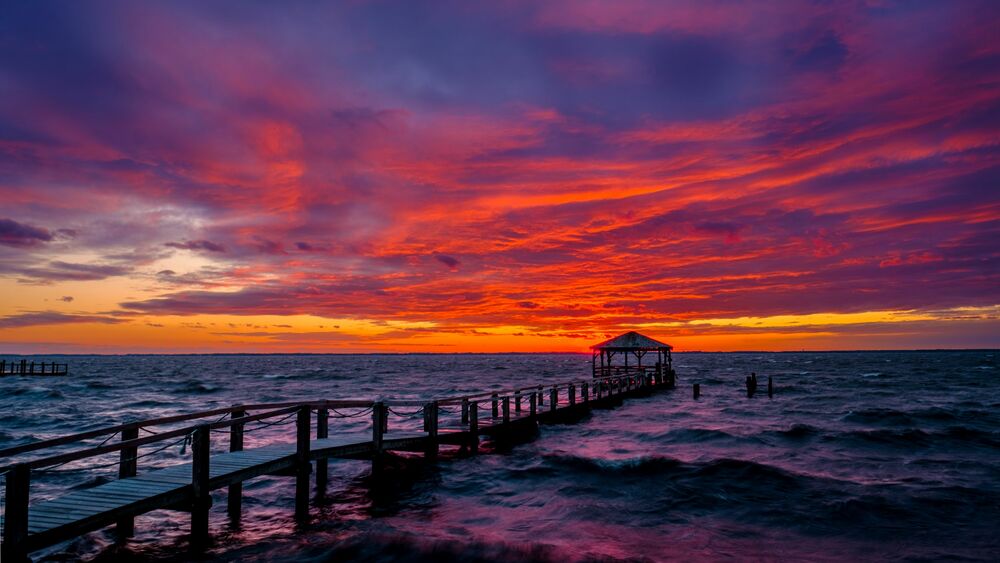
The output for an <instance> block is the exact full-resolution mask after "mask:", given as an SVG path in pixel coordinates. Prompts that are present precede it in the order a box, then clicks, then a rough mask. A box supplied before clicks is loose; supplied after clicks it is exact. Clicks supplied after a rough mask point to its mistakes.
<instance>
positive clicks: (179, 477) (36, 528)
mask: <svg viewBox="0 0 1000 563" xmlns="http://www.w3.org/2000/svg"><path fill="white" fill-rule="evenodd" d="M672 387H673V385H672V377H671V378H670V381H661V380H659V378H654V377H652V376H645V375H642V374H639V375H626V376H616V377H604V378H596V379H591V380H586V381H574V382H567V383H560V384H555V385H553V384H545V385H536V386H531V387H523V388H519V389H510V390H504V391H489V392H486V393H481V394H477V395H468V396H463V397H451V398H446V399H439V400H432V401H426V402H421V401H307V402H296V403H281V404H264V405H237V406H233V407H230V408H226V409H215V410H211V411H204V412H199V413H192V414H188V415H178V416H173V417H166V418H161V419H156V420H148V421H138V422H132V423H128V424H122V425H118V426H114V427H110V428H105V429H101V430H94V431H88V432H83V433H80V434H75V435H72V436H65V437H62V438H55V439H51V440H44V441H39V442H34V443H31V444H25V445H21V446H15V447H11V448H7V449H4V450H0V463H4V464H5V465H4V466H3V467H0V472H2V473H5V474H6V475H5V477H6V491H5V501H6V502H5V504H6V507H5V509H6V510H5V514H4V515H3V520H2V524H3V530H4V531H3V544H2V549H3V560H4V561H22V560H25V559H26V558H27V556H28V554H30V553H31V552H32V551H35V550H38V549H41V548H43V547H46V546H50V545H54V544H56V543H58V542H60V541H65V540H67V539H71V538H74V537H77V536H80V535H82V534H85V533H88V532H91V531H94V530H98V529H101V528H104V527H107V526H109V525H116V526H117V531H118V532H119V536H120V537H121V538H126V537H128V536H130V535H132V533H133V525H134V524H133V521H134V518H135V516H138V515H141V514H144V513H146V512H149V511H152V510H158V509H173V510H183V511H185V512H190V513H191V540H192V544H193V545H197V544H199V543H201V541H203V540H204V538H205V537H207V534H208V509H209V507H210V506H211V491H213V490H217V489H222V488H226V487H228V497H227V503H228V510H229V513H230V516H231V517H236V518H238V517H239V513H240V510H241V506H242V504H241V497H242V483H243V482H244V481H247V480H249V479H253V478H255V477H259V476H262V475H286V476H290V477H294V478H295V479H296V499H295V512H296V516H297V517H299V518H308V513H309V495H310V475H313V474H314V475H315V485H316V488H317V489H318V490H323V489H325V486H326V482H327V480H328V467H327V462H326V460H328V459H331V458H348V459H371V460H373V463H378V461H379V460H380V459H381V458H382V456H383V455H384V454H385V453H387V452H392V451H411V452H423V453H425V454H426V455H428V456H433V455H436V454H437V452H438V448H439V446H440V445H442V444H450V445H457V446H460V447H461V448H463V449H464V450H465V451H467V452H470V453H475V452H476V451H478V448H479V443H480V439H481V437H487V438H490V437H492V438H498V437H503V436H507V435H515V434H518V433H520V432H525V431H531V432H533V431H534V430H535V428H536V427H537V424H539V423H544V422H555V421H571V420H573V419H575V418H577V417H578V416H579V415H580V414H583V413H585V412H586V411H588V410H589V409H591V408H593V407H600V406H613V405H615V404H618V403H619V402H620V401H621V400H622V399H624V398H626V397H631V396H637V395H645V394H648V393H652V392H654V391H659V390H661V389H669V388H672ZM413 407H419V408H418V410H416V411H411V412H402V413H400V412H398V411H396V410H395V409H406V408H413ZM483 407H485V408H483ZM352 409H353V410H354V411H357V412H353V413H352V414H344V413H343V412H342V411H347V410H352ZM368 411H370V412H371V425H370V430H368V431H359V430H357V429H355V430H353V431H350V432H346V431H345V432H338V433H335V434H334V435H333V436H331V429H330V419H331V418H334V419H337V418H354V419H356V418H357V417H359V416H367V414H368ZM251 412H253V413H254V414H250V413H251ZM331 412H333V413H335V414H334V415H333V416H332V417H331ZM442 414H445V415H446V416H442ZM392 415H395V417H396V420H397V421H398V420H399V419H403V420H404V421H405V419H406V418H412V417H415V416H421V415H422V417H423V421H422V428H419V429H414V428H413V426H414V424H406V423H403V424H401V425H400V426H401V428H399V429H395V428H394V429H393V431H391V432H390V431H389V420H390V418H392ZM209 417H212V418H216V417H220V418H218V420H215V421H213V422H209V423H203V424H198V425H195V426H184V427H181V428H173V429H165V430H161V431H159V432H153V431H151V430H149V429H150V428H151V427H162V426H164V425H167V426H169V425H177V424H179V423H188V422H190V421H194V420H199V419H204V418H209ZM272 419H277V420H272ZM293 419H294V420H293ZM442 419H444V420H442ZM269 420H270V422H267V421H269ZM285 421H288V423H289V424H292V423H294V425H295V436H294V439H293V440H291V441H277V442H274V443H269V444H267V445H264V446H260V447H255V448H252V449H244V448H243V445H244V434H245V433H247V432H252V431H253V430H254V429H255V428H254V427H250V428H248V426H251V425H254V424H256V425H258V427H268V426H273V425H276V424H284V423H285ZM355 426H356V425H355ZM139 430H145V431H146V432H147V433H150V434H152V435H149V436H144V437H141V438H140V437H139ZM220 432H221V433H223V434H226V435H228V449H229V451H228V452H221V451H217V452H214V453H213V452H212V450H211V439H212V436H213V434H218V433H220ZM117 435H120V441H118V442H115V443H109V442H110V440H111V438H113V437H115V436H117ZM102 437H103V438H104V441H103V442H101V443H100V444H99V445H97V446H96V447H89V448H85V449H80V450H75V451H68V452H66V451H64V450H65V447H66V446H68V445H71V444H75V443H79V442H82V441H86V440H94V439H99V438H102ZM164 442H166V443H165V444H164ZM189 443H190V445H191V461H190V462H187V463H179V464H176V465H171V466H168V467H163V468H159V469H150V470H148V471H145V472H143V473H141V474H139V472H138V461H139V460H140V459H141V458H143V457H145V455H150V454H155V453H156V452H158V451H161V450H162V449H165V448H167V447H171V446H174V445H178V444H182V446H181V447H183V448H185V449H186V447H187V445H188V444H189ZM150 446H154V447H156V448H157V449H156V450H155V451H153V452H150V453H147V454H144V455H139V449H140V447H150ZM115 452H119V455H120V461H119V462H118V463H117V465H118V469H119V472H118V473H119V479H117V480H115V481H112V482H109V483H105V484H102V485H98V486H96V487H92V488H89V489H85V490H77V491H72V492H68V493H66V494H65V495H62V496H58V497H56V498H54V499H51V500H43V501H40V502H35V503H32V502H31V501H30V485H31V475H32V472H33V471H45V470H46V469H47V468H53V467H58V466H60V465H63V464H66V463H70V462H77V466H79V461H80V460H86V459H92V458H94V457H96V456H99V455H107V454H109V453H115ZM26 458H27V459H26ZM314 466H315V470H314Z"/></svg>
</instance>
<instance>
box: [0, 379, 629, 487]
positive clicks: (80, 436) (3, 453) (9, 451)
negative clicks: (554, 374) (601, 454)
mask: <svg viewBox="0 0 1000 563" xmlns="http://www.w3.org/2000/svg"><path fill="white" fill-rule="evenodd" d="M626 377H631V376H629V375H612V376H602V377H595V378H582V379H573V380H569V381H561V382H555V383H545V384H535V385H530V386H525V387H514V388H507V389H498V390H490V391H485V392H481V393H474V394H470V395H461V396H451V397H446V398H440V399H434V398H432V399H386V400H383V401H382V402H383V403H385V404H386V405H388V406H390V407H391V406H396V407H423V406H424V405H425V404H427V402H428V400H430V401H433V402H436V403H437V404H439V405H458V404H461V403H462V402H463V401H468V400H478V401H483V400H486V399H493V398H494V397H495V398H497V399H503V398H504V397H514V396H516V395H517V394H519V393H522V392H525V391H530V392H537V391H538V389H539V387H540V386H543V387H544V388H546V389H556V390H557V392H558V390H561V389H563V388H569V386H571V385H573V386H576V385H583V384H604V383H610V382H614V381H618V380H621V379H624V378H626ZM373 404H375V401H371V400H318V401H317V400H303V401H286V402H280V403H258V404H240V405H231V406H228V407H220V408H217V409H210V410H206V411H199V412H194V413H187V414H179V415H172V416H165V417H160V418H155V419H149V420H138V421H130V422H126V423H122V424H118V425H115V426H109V427H105V428H98V429H94V430H88V431H85V432H79V433H76V434H70V435H68V436H61V437H58V438H50V439H46V440H39V441H36V442H31V443H27V444H21V445H17V446H12V447H9V448H4V449H0V459H2V458H11V457H14V456H17V455H20V454H24V453H29V452H33V451H38V450H42V449H47V448H53V447H58V446H64V445H67V444H72V443H75V442H80V441H83V440H88V439H91V438H97V437H101V436H108V435H112V436H113V435H115V434H117V433H118V432H122V431H126V430H134V429H146V428H147V427H150V426H162V425H165V424H173V423H177V422H187V421H190V420H197V419H200V418H207V417H211V416H218V415H223V416H224V415H226V414H229V415H232V414H233V413H234V412H240V413H246V412H247V411H259V410H265V411H266V412H263V413H258V414H255V415H250V416H241V417H238V418H232V417H230V418H228V419H225V420H219V421H215V422H212V423H210V424H209V426H210V428H212V429H217V428H225V427H229V426H232V425H234V424H244V423H247V422H253V421H256V420H262V419H265V418H271V417H274V416H281V415H283V414H289V413H291V412H294V411H295V410H297V409H299V408H302V407H307V406H308V407H309V408H310V409H320V408H333V409H337V408H370V407H371V406H372V405H373ZM267 409H277V410H267ZM199 426H203V425H193V426H186V427H183V428H177V429H172V430H167V431H163V432H159V433H156V434H154V435H152V436H146V437H143V438H134V439H130V440H121V441H119V442H116V443H114V444H101V445H99V446H95V447H91V448H87V449H83V450H77V451H73V452H67V453H63V454H57V455H54V456H49V457H43V458H36V459H32V460H28V461H24V462H20V463H9V464H6V465H3V466H0V473H3V472H5V471H7V470H9V469H10V468H11V467H13V466H15V465H20V464H24V465H27V466H28V467H31V468H42V467H48V466H51V465H57V464H63V463H68V462H70V461H76V460H79V459H84V458H87V457H94V456H97V455H103V454H106V453H111V452H115V451H121V450H123V449H126V448H134V447H138V446H141V445H145V444H151V443H155V442H158V441H162V440H167V439H170V438H176V437H180V436H185V435H187V434H190V433H191V432H193V431H194V430H195V429H196V428H198V427H199Z"/></svg>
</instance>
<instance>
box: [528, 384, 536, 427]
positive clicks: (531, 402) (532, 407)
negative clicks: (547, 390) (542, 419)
mask: <svg viewBox="0 0 1000 563" xmlns="http://www.w3.org/2000/svg"><path fill="white" fill-rule="evenodd" d="M528 409H529V410H528V414H530V415H531V418H532V420H534V418H535V416H537V415H538V393H536V392H534V391H532V392H531V394H530V396H529V397H528Z"/></svg>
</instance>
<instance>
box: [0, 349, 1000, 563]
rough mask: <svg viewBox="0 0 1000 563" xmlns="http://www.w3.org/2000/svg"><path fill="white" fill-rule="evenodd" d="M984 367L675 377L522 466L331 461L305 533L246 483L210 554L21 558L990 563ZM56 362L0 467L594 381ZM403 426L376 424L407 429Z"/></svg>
mask: <svg viewBox="0 0 1000 563" xmlns="http://www.w3.org/2000/svg"><path fill="white" fill-rule="evenodd" d="M998 355H1000V352H997V351H954V352H950V351H941V352H838V353H731V354H712V353H678V354H675V356H674V357H675V361H674V363H675V368H676V370H677V372H678V377H679V379H678V387H677V389H676V390H674V391H670V392H663V393H658V394H654V395H652V396H650V397H647V398H637V399H630V400H627V401H625V403H624V404H623V405H622V406H621V407H618V408H615V409H611V410H595V411H593V412H592V413H591V414H589V415H587V416H586V417H584V418H583V419H581V420H580V421H578V422H577V423H575V424H561V425H559V424H557V425H545V426H542V427H541V429H540V430H539V432H538V435H537V436H535V437H534V439H532V440H528V441H525V442H523V443H519V444H516V445H513V446H505V447H503V448H496V447H492V446H491V445H489V444H484V448H483V450H482V451H481V453H480V455H477V456H471V457H470V456H464V455H460V454H458V453H457V452H453V451H450V450H449V451H444V452H443V455H442V456H440V457H439V459H438V460H437V462H435V463H429V462H427V461H426V460H424V459H423V457H422V456H419V455H399V456H394V457H393V459H391V460H390V462H389V464H388V469H387V472H386V474H385V476H384V477H383V478H381V479H378V480H375V479H373V478H371V475H370V469H371V467H370V462H365V461H349V460H344V461H336V460H331V462H330V473H331V476H332V477H331V480H332V482H331V485H330V487H329V490H328V493H327V495H326V497H325V498H324V499H322V500H319V501H317V504H316V506H314V508H313V512H312V519H311V521H310V522H309V523H307V524H296V523H295V521H294V520H293V514H292V507H293V497H294V490H293V489H294V480H293V479H288V478H283V477H261V478H258V479H256V480H253V481H250V482H248V483H247V484H246V485H245V488H244V514H243V519H242V521H241V523H240V524H239V525H238V526H237V525H234V524H232V523H230V522H229V520H228V518H227V516H226V514H225V504H226V503H225V493H224V491H217V492H216V494H215V495H214V496H215V505H214V507H213V508H212V517H211V522H212V533H213V542H212V545H211V546H210V547H209V548H208V550H207V551H206V552H205V553H204V554H200V555H197V554H192V553H191V552H189V551H188V548H187V537H186V534H187V526H188V524H187V515H185V514H183V513H179V512H171V511H156V512H152V513H149V514H147V515H144V516H141V517H139V518H137V520H136V532H137V533H136V536H135V538H133V539H132V540H130V541H128V542H127V543H124V544H116V542H115V539H114V534H113V531H112V530H111V529H108V530H105V531H100V532H95V533H92V534H89V535H87V536H85V537H82V538H79V539H76V540H73V541H70V542H67V543H64V544H61V545H58V546H55V547H53V548H49V549H46V550H44V551H40V552H36V553H35V557H36V558H40V559H42V560H47V561H69V560H78V559H82V560H98V561H103V560H131V561H188V560H192V559H198V560H207V561H253V560H268V561H328V560H344V559H356V560H385V561H469V560H472V561H508V560H535V561H560V562H567V561H588V560H653V561H656V560H674V559H683V560H723V559H739V560H747V559H751V560H808V561H849V560H872V561H875V560H885V561H939V560H958V561H961V560H997V559H998V558H1000V534H998V530H1000V379H998V373H997V364H998V362H997V357H998ZM7 359H8V360H11V359H16V358H12V357H8V358H7ZM53 359H55V360H56V361H59V362H65V363H68V364H70V375H69V376H66V377H53V378H49V377H45V378H43V377H2V378H0V448H3V447H8V446H11V445H15V444H20V443H24V442H28V441H32V440H37V439H43V438H50V437H55V436H60V435H65V434H69V433H73V432H78V431H82V430H88V429H92V428H99V427H103V426H110V425H113V424H115V423H120V422H125V421H129V420H134V419H147V418H155V417H161V416H167V415H171V414H179V413H187V412H193V411H198V410H207V409H211V408H216V407H225V406H229V405H232V404H234V403H264V402H279V401H289V400H296V399H346V398H360V399H372V398H378V397H382V398H387V399H388V398H399V399H404V398H405V399H428V398H432V397H446V396H456V395H462V394H467V393H474V392H481V391H485V390H489V389H502V388H508V387H512V386H520V385H527V384H531V383H536V382H537V383H545V382H561V381H566V380H569V379H573V378H581V379H583V378H586V377H589V374H590V357H589V356H584V355H575V354H551V355H544V354H543V355H534V354H532V355H507V354H504V355H329V356H327V355H186V356H185V355H181V356H176V355H171V356H60V357H56V358H53V357H41V356H36V357H31V358H30V359H29V361H30V360H34V361H36V362H41V361H52V360H53ZM751 371H754V372H756V373H757V374H758V377H759V378H760V380H761V383H762V389H763V386H764V383H765V382H766V380H767V377H768V376H773V377H774V379H775V384H776V392H775V396H774V398H773V399H769V398H768V397H767V394H766V392H759V393H758V394H757V396H756V397H754V398H752V399H748V398H747V396H746V393H745V390H744V387H743V381H744V377H745V376H746V375H747V374H749V373H750V372H751ZM694 383H699V384H700V385H701V393H702V396H701V398H700V399H699V400H694V399H693V398H692V393H691V385H692V384H694ZM406 410H412V409H400V410H399V411H398V413H397V414H398V416H396V415H394V418H395V419H394V420H393V422H392V423H391V424H393V425H394V426H396V425H399V426H403V427H415V425H417V424H418V423H419V421H418V420H415V419H414V417H410V418H407V416H406V415H407V414H408V413H407V412H405V411H406ZM343 414H351V411H347V412H345V413H343ZM444 416H446V417H447V416H451V417H455V416H457V413H446V414H445V415H444ZM368 424H369V419H368V418H367V417H365V416H354V417H347V418H335V419H333V420H332V421H331V434H335V433H336V432H339V431H357V430H363V429H365V428H367V427H368ZM249 430H253V429H250V428H248V435H247V446H248V447H252V446H254V445H260V444H265V443H268V442H274V441H291V440H292V437H293V434H294V426H293V425H275V426H269V427H262V426H261V427H260V428H259V429H257V430H254V431H249ZM222 437H223V438H224V436H222ZM88 443H89V444H96V443H97V442H94V441H91V442H88ZM217 447H220V448H222V449H224V448H225V442H224V440H222V441H220V444H218V445H217ZM150 449H151V450H152V449H155V447H152V448H150ZM143 451H144V450H140V454H142V453H143ZM116 459H117V456H116V455H109V456H105V457H102V458H96V459H94V460H90V462H89V464H86V463H84V464H77V463H71V464H67V465H65V466H62V467H58V468H54V469H52V470H49V471H42V472H38V473H37V474H35V475H34V482H33V488H32V495H33V498H37V499H44V498H51V497H52V496H56V495H58V494H60V493H61V492H65V491H66V490H68V489H71V488H72V489H79V488H85V487H90V486H94V485H95V484H99V483H102V482H107V481H108V480H110V479H113V478H115V476H116V474H117V465H116V463H115V462H116ZM189 459H190V448H184V449H183V451H182V445H181V444H177V445H174V446H171V447H169V448H166V449H164V450H162V451H161V452H158V453H156V454H154V455H149V456H147V457H144V458H142V459H140V460H139V471H140V472H142V471H143V470H149V469H150V468H153V467H159V466H165V465H170V464H173V463H179V462H182V461H186V460H189ZM94 464H105V465H106V466H105V467H102V468H96V469H95V468H92V467H90V466H92V465H94Z"/></svg>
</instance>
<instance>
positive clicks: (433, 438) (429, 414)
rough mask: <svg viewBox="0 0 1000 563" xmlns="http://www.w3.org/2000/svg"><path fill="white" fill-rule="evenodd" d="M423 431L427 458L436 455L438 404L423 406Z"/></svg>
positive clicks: (431, 403)
mask: <svg viewBox="0 0 1000 563" xmlns="http://www.w3.org/2000/svg"><path fill="white" fill-rule="evenodd" d="M424 430H426V432H427V449H426V451H425V453H426V455H427V457H434V456H436V455H437V454H438V404H437V401H431V402H429V403H427V404H426V405H424Z"/></svg>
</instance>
